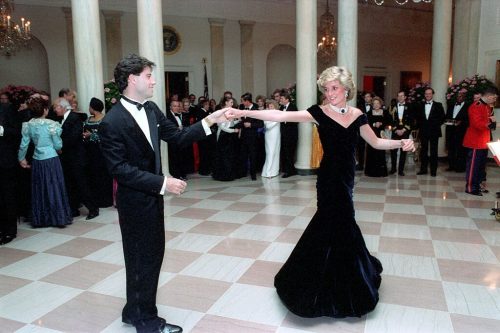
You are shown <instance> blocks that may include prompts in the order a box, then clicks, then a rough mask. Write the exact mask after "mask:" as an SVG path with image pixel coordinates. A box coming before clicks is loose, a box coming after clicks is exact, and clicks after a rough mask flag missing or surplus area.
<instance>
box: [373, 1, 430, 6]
mask: <svg viewBox="0 0 500 333" xmlns="http://www.w3.org/2000/svg"><path fill="white" fill-rule="evenodd" d="M384 1H385V0H373V2H375V3H376V4H377V5H379V6H382V5H383V4H384ZM408 1H409V0H394V2H395V3H397V4H398V5H400V6H402V5H405V4H407V3H408ZM412 1H413V2H414V3H419V2H425V3H431V2H432V0H412ZM365 2H368V0H365Z"/></svg>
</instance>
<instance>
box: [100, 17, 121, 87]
mask: <svg viewBox="0 0 500 333" xmlns="http://www.w3.org/2000/svg"><path fill="white" fill-rule="evenodd" d="M102 14H103V15H104V24H105V30H106V43H105V45H106V71H105V80H106V81H109V80H111V79H112V78H113V76H114V75H113V72H114V70H115V67H116V64H117V63H118V62H119V61H120V60H121V58H122V57H123V55H122V28H121V17H122V15H123V12H121V11H114V10H103V11H102Z"/></svg>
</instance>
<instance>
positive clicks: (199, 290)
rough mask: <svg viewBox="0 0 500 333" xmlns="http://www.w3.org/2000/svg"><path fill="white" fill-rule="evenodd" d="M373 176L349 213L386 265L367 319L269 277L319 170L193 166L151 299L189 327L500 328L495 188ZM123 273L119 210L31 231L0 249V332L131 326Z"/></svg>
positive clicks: (447, 178)
mask: <svg viewBox="0 0 500 333" xmlns="http://www.w3.org/2000/svg"><path fill="white" fill-rule="evenodd" d="M406 173H407V175H406V176H405V177H398V176H395V175H393V176H389V177H387V178H368V177H365V176H363V175H362V174H361V173H358V175H357V177H356V188H355V197H354V199H355V207H356V219H357V221H358V224H359V225H360V227H361V230H362V231H363V234H364V237H365V240H366V243H367V246H368V248H369V249H370V251H372V252H373V253H374V254H375V255H376V256H377V257H378V258H379V259H380V260H381V261H382V263H383V265H384V273H383V279H382V286H381V288H380V302H379V304H378V306H377V308H376V309H375V311H373V312H372V313H370V314H368V315H367V316H364V317H363V318H359V319H358V318H351V319H344V320H333V319H330V318H319V319H303V318H299V317H296V316H294V315H292V314H291V313H289V312H288V311H287V310H286V309H285V308H284V307H283V305H282V304H281V303H280V301H279V299H278V297H277V295H276V293H275V290H274V288H273V278H274V275H275V273H276V272H277V271H278V270H279V268H280V266H281V265H282V263H283V262H284V261H285V260H286V258H287V257H288V255H289V254H290V252H291V250H292V248H293V246H294V244H295V243H296V241H297V240H298V238H299V237H300V235H301V233H302V231H303V229H304V228H305V227H306V225H307V223H308V222H309V220H310V218H311V217H312V215H313V214H314V211H315V205H316V193H315V177H314V176H305V177H301V176H294V177H290V178H287V179H282V178H278V177H276V178H272V179H261V178H258V181H250V180H249V179H243V180H238V181H233V182H217V181H213V180H212V179H210V178H208V177H198V176H193V177H192V178H191V179H190V180H189V182H188V183H189V185H188V190H187V192H185V193H184V194H183V195H181V196H168V197H166V199H165V201H166V211H165V213H166V214H165V215H166V216H165V227H166V237H167V245H166V251H165V261H164V263H163V268H162V273H161V277H160V286H159V290H158V299H157V301H158V309H159V313H160V315H161V316H163V317H165V318H166V319H167V320H168V321H170V322H172V323H175V324H179V325H181V326H183V327H184V331H185V332H193V333H206V332H220V333H234V332H238V333H247V332H252V333H253V332H255V333H258V332H259V333H260V332H277V333H323V332H325V333H326V332H328V333H330V332H365V333H379V332H391V333H392V332H405V333H406V332H423V333H428V332H436V333H445V332H457V333H459V332H460V333H462V332H464V333H465V332H472V331H473V332H474V333H479V332H500V289H499V285H500V262H499V260H500V223H499V222H496V221H495V219H494V217H493V216H491V215H490V212H491V210H490V208H492V207H493V206H494V203H495V200H496V199H495V192H496V191H500V168H497V167H496V166H494V165H489V167H488V185H489V188H490V190H491V192H490V193H488V194H486V195H484V196H483V197H476V196H470V195H467V194H465V193H463V190H464V174H456V173H451V172H445V171H444V168H440V169H439V171H438V177H436V178H433V177H430V176H418V177H417V176H415V169H414V166H412V165H411V166H409V167H408V170H406ZM124 303H125V270H124V263H123V254H122V245H121V237H120V232H119V226H118V217H117V213H116V210H115V209H113V208H109V209H103V210H101V215H100V216H99V217H98V218H96V219H94V220H92V221H88V222H87V221H85V219H84V217H83V216H82V217H79V218H77V219H75V221H74V223H73V225H71V226H69V227H68V228H66V229H56V228H47V229H31V228H30V226H29V225H27V224H21V225H20V229H19V234H18V238H17V239H16V240H15V241H13V242H12V243H10V244H7V245H4V246H1V247H0V332H131V333H132V332H134V331H135V330H134V329H133V327H131V326H128V325H125V324H122V322H121V318H120V313H121V308H122V307H123V305H124Z"/></svg>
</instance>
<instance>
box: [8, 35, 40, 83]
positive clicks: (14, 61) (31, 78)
mask: <svg viewBox="0 0 500 333" xmlns="http://www.w3.org/2000/svg"><path fill="white" fill-rule="evenodd" d="M1 57H2V58H1V61H0V88H2V87H5V86H7V85H9V84H12V85H16V86H31V87H34V88H35V89H37V90H44V91H47V92H50V83H49V63H48V60H47V51H46V50H45V47H44V46H43V44H42V43H41V42H40V40H38V38H36V37H33V38H32V39H31V40H30V49H21V50H19V51H18V52H16V54H14V55H12V56H10V57H6V56H1Z"/></svg>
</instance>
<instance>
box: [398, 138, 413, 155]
mask: <svg viewBox="0 0 500 333" xmlns="http://www.w3.org/2000/svg"><path fill="white" fill-rule="evenodd" d="M401 149H403V151H411V152H414V151H415V143H414V142H413V139H401Z"/></svg>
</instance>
